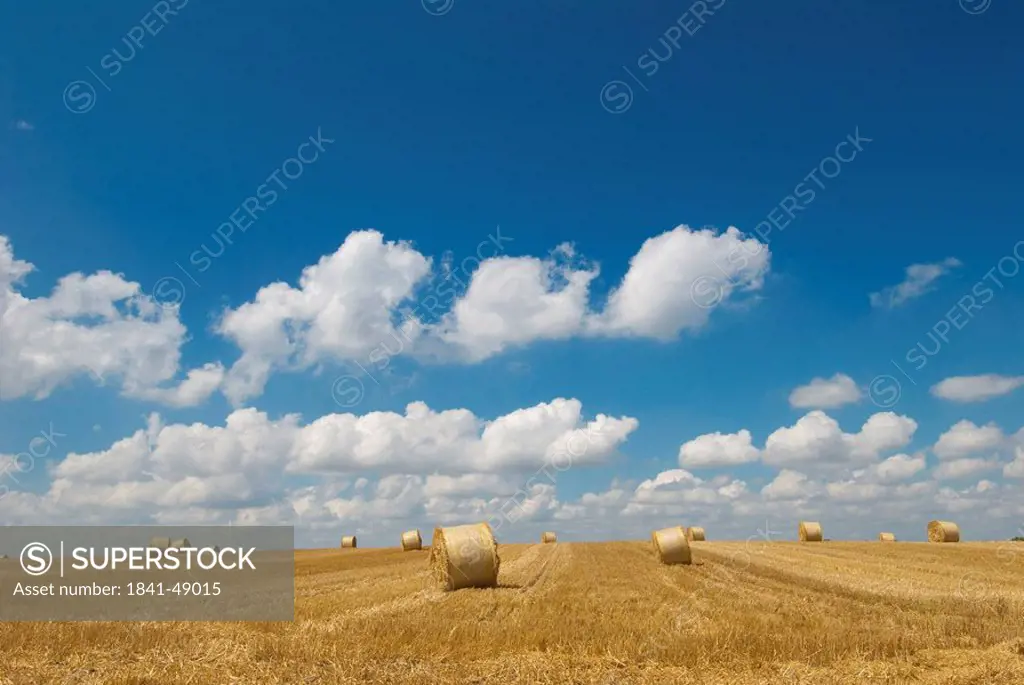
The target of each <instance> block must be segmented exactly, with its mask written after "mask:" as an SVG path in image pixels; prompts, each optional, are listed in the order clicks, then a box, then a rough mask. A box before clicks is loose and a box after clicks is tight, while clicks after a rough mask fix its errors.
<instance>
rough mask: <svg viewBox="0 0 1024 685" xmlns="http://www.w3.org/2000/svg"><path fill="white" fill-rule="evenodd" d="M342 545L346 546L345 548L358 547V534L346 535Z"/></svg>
mask: <svg viewBox="0 0 1024 685" xmlns="http://www.w3.org/2000/svg"><path fill="white" fill-rule="evenodd" d="M341 546H342V547H344V548H352V549H355V547H356V536H355V535H346V536H345V537H343V538H342V539H341Z"/></svg>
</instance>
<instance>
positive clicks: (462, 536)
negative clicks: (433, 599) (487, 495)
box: [430, 523, 501, 590]
mask: <svg viewBox="0 0 1024 685" xmlns="http://www.w3.org/2000/svg"><path fill="white" fill-rule="evenodd" d="M500 565H501V559H500V558H499V557H498V543H497V541H496V540H495V539H494V533H493V532H492V531H491V527H490V526H489V525H488V524H486V523H475V524H470V525H465V526H452V527H450V528H435V529H434V539H433V540H432V541H431V543H430V567H431V570H432V571H433V575H434V578H435V579H436V580H437V582H438V583H439V584H440V585H441V586H442V587H444V589H446V590H460V589H462V588H468V587H495V586H496V585H497V584H498V568H499V567H500Z"/></svg>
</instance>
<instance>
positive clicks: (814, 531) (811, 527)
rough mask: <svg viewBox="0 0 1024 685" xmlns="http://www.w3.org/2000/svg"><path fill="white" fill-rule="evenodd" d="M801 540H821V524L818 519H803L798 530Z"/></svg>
mask: <svg viewBox="0 0 1024 685" xmlns="http://www.w3.org/2000/svg"><path fill="white" fill-rule="evenodd" d="M798 532H799V534H800V542H821V540H822V534H821V524H820V523H818V522H817V521H801V522H800V528H799V530H798Z"/></svg>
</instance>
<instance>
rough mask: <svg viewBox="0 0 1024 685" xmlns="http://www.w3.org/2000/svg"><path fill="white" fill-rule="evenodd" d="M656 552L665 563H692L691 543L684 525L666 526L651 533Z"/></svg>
mask: <svg viewBox="0 0 1024 685" xmlns="http://www.w3.org/2000/svg"><path fill="white" fill-rule="evenodd" d="M651 542H652V543H653V544H654V553H655V554H656V555H657V557H658V560H659V561H661V563H663V564H691V563H693V559H692V557H691V556H690V543H689V542H687V540H686V531H685V530H683V527H682V526H675V527H673V528H664V529H662V530H656V531H654V532H653V533H651Z"/></svg>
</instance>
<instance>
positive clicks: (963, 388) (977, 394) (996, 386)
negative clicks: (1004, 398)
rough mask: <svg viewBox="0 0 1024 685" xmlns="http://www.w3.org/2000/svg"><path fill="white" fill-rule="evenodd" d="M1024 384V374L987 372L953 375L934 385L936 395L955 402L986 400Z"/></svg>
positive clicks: (933, 389)
mask: <svg viewBox="0 0 1024 685" xmlns="http://www.w3.org/2000/svg"><path fill="white" fill-rule="evenodd" d="M1021 386H1024V376H1000V375H998V374H994V373H986V374H982V375H980V376H953V377H952V378H947V379H945V380H944V381H942V382H940V383H936V384H935V385H933V386H932V389H931V392H932V395H934V396H935V397H941V398H942V399H944V400H950V401H953V402H984V401H985V400H989V399H992V398H993V397H999V396H1000V395H1007V394H1009V393H1011V392H1013V391H1014V390H1016V389H1017V388H1019V387H1021Z"/></svg>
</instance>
